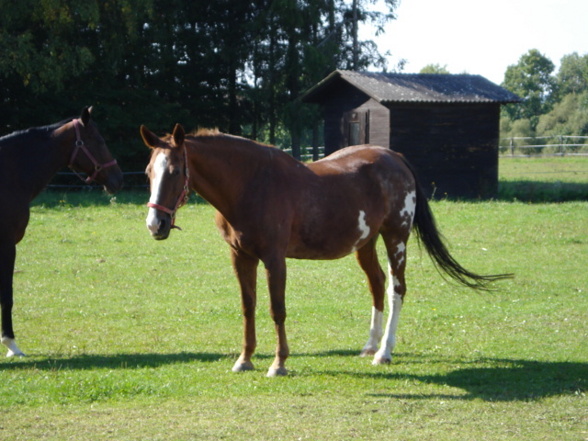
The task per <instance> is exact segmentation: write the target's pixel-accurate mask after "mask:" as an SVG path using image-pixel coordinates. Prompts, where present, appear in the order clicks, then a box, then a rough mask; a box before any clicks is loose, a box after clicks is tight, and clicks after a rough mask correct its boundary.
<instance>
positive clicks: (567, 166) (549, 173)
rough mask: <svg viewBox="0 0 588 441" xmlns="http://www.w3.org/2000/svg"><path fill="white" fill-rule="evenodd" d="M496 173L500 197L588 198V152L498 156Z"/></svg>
mask: <svg viewBox="0 0 588 441" xmlns="http://www.w3.org/2000/svg"><path fill="white" fill-rule="evenodd" d="M499 176H500V184H499V192H498V195H499V198H500V199H502V200H522V201H530V202H554V201H557V202H563V201H581V200H583V201H586V200H588V156H565V157H536V158H511V157H508V156H504V157H501V158H500V163H499Z"/></svg>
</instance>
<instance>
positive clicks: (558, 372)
mask: <svg viewBox="0 0 588 441" xmlns="http://www.w3.org/2000/svg"><path fill="white" fill-rule="evenodd" d="M309 355H310V354H309ZM351 355H354V356H357V352H355V351H354V352H351V351H329V352H325V353H319V354H314V356H333V357H335V356H351ZM395 365H398V366H403V367H406V366H408V367H410V366H411V365H415V369H414V370H415V371H418V372H422V370H423V368H422V367H418V368H417V367H416V365H424V366H426V365H429V366H431V367H433V366H436V365H439V366H443V368H444V370H447V371H448V372H444V373H439V374H411V373H406V370H407V369H403V372H399V371H398V370H396V369H394V366H395ZM370 368H371V369H377V372H374V371H373V370H372V371H371V372H370ZM408 370H409V371H410V369H408ZM436 370H437V369H436ZM322 373H323V374H325V375H341V376H345V375H350V376H353V377H366V378H373V379H376V380H377V379H382V380H394V381H406V380H409V381H417V382H420V383H424V384H432V385H437V386H447V387H453V388H458V389H462V390H463V391H465V392H466V393H465V394H462V395H459V394H456V395H451V394H439V395H435V394H429V395H427V394H424V395H423V394H415V395H407V394H395V393H394V392H392V393H380V394H371V395H372V396H383V397H390V398H402V399H428V398H435V397H437V398H442V399H455V400H473V399H482V400H484V401H527V400H536V399H540V398H546V397H550V396H557V395H584V394H585V392H586V391H587V390H588V363H579V362H578V363H576V362H546V361H530V360H517V359H512V360H511V359H493V358H483V359H479V360H468V361H463V360H459V359H451V358H443V357H441V358H428V357H424V356H415V355H411V354H395V359H394V361H393V363H392V364H391V365H390V367H389V368H386V371H385V372H383V371H382V369H378V368H374V367H372V366H369V367H368V366H366V369H365V371H363V372H357V371H353V372H341V371H336V372H322Z"/></svg>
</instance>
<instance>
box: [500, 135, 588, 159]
mask: <svg viewBox="0 0 588 441" xmlns="http://www.w3.org/2000/svg"><path fill="white" fill-rule="evenodd" d="M499 151H500V153H501V154H502V155H510V156H532V155H533V156H535V155H542V156H565V155H582V156H584V155H588V136H568V135H560V136H537V137H512V138H503V139H501V140H500V146H499ZM519 152H520V153H519Z"/></svg>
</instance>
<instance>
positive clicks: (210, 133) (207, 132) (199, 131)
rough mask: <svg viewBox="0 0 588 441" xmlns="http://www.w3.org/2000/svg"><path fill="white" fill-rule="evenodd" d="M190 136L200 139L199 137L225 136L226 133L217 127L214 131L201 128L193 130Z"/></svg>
mask: <svg viewBox="0 0 588 441" xmlns="http://www.w3.org/2000/svg"><path fill="white" fill-rule="evenodd" d="M188 135H189V136H194V137H198V136H218V135H224V133H222V132H221V131H220V130H219V129H218V128H216V127H215V128H214V129H209V128H202V127H199V128H198V129H196V130H193V131H192V132H190V133H189V134H188Z"/></svg>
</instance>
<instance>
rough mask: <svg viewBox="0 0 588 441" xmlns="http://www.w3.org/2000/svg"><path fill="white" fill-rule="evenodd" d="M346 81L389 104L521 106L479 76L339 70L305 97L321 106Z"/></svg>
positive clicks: (504, 91) (305, 99) (503, 91)
mask: <svg viewBox="0 0 588 441" xmlns="http://www.w3.org/2000/svg"><path fill="white" fill-rule="evenodd" d="M341 80H343V81H346V82H347V83H349V84H351V85H352V86H354V87H355V88H357V89H359V90H361V91H362V92H364V93H365V94H367V95H368V96H370V97H372V98H373V99H375V100H376V101H378V102H380V103H382V104H387V103H499V104H507V103H518V102H520V101H521V99H520V98H519V97H518V96H516V95H515V94H514V93H511V92H509V91H508V90H506V89H503V88H502V87H500V86H497V85H496V84H494V83H492V82H491V81H489V80H487V79H486V78H484V77H482V76H480V75H465V74H464V75H451V74H392V73H371V72H353V71H348V70H336V71H334V72H333V73H331V74H330V75H329V76H328V77H326V78H325V79H323V80H322V81H321V82H319V83H318V84H316V85H315V86H314V87H313V88H311V89H310V90H308V91H307V92H306V93H305V94H304V95H303V97H302V99H303V101H305V102H307V103H318V102H320V101H321V95H322V94H323V92H325V91H326V90H327V89H329V88H330V86H331V85H332V84H333V83H337V82H338V81H341Z"/></svg>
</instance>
